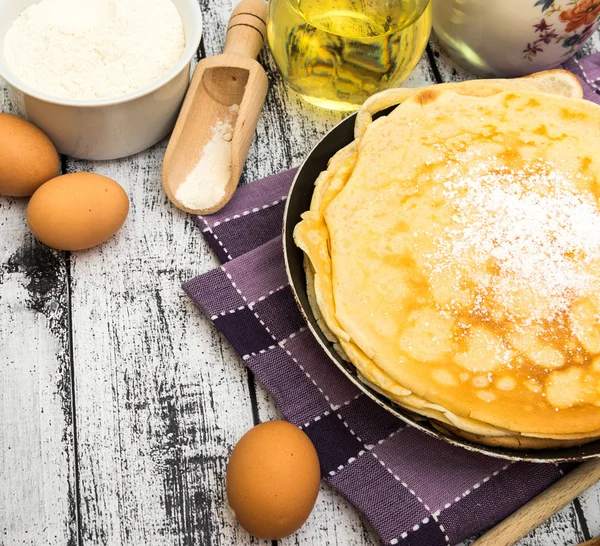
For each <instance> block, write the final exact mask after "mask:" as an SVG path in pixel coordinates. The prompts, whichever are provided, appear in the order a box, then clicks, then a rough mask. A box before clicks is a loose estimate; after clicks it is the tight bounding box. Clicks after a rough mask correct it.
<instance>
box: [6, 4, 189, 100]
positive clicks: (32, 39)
mask: <svg viewBox="0 0 600 546" xmlns="http://www.w3.org/2000/svg"><path fill="white" fill-rule="evenodd" d="M184 49H185V35H184V31H183V23H182V21H181V17H180V16H179V12H178V11H177V8H176V7H175V5H174V4H173V3H172V2H171V0H42V1H41V2H40V3H38V4H34V5H31V6H29V7H28V8H27V9H25V10H24V11H23V12H22V13H21V14H20V15H19V17H18V18H17V19H16V20H15V21H14V22H13V24H12V26H11V28H10V29H9V31H8V33H7V34H6V37H5V40H4V54H5V57H6V62H7V64H8V67H9V69H10V70H11V72H13V74H14V75H15V76H16V77H17V78H18V79H19V80H21V81H22V82H23V83H24V84H26V85H28V86H30V87H32V88H34V89H36V90H37V91H41V92H43V93H46V94H48V95H52V96H54V97H57V98H67V99H77V100H95V99H111V98H116V97H119V96H122V95H126V94H128V93H133V92H136V91H139V90H140V89H142V88H144V87H146V86H149V85H151V84H152V83H154V82H156V81H158V80H159V79H160V78H161V77H163V76H164V75H165V74H166V73H167V72H168V71H169V70H170V69H171V68H173V67H174V66H175V65H176V64H177V62H178V61H179V59H180V58H181V56H182V54H183V51H184Z"/></svg>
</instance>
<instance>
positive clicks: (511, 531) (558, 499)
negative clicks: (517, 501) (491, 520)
mask: <svg viewBox="0 0 600 546" xmlns="http://www.w3.org/2000/svg"><path fill="white" fill-rule="evenodd" d="M598 480H600V459H593V460H591V461H588V462H586V463H583V464H581V465H579V466H578V467H577V468H576V469H575V470H572V471H571V472H569V473H568V474H567V475H566V476H565V477H564V478H561V479H560V480H559V481H557V482H556V483H555V484H553V485H551V486H550V487H549V488H548V489H546V490H545V491H544V492H542V493H540V494H539V495H538V496H537V497H535V498H534V499H533V500H531V501H529V502H528V503H527V504H526V505H525V506H523V507H522V508H520V509H519V510H517V511H516V512H515V513H514V514H512V515H511V516H509V517H508V518H506V519H505V520H504V521H503V522H502V523H499V524H498V525H496V527H494V528H493V529H492V530H491V531H488V532H487V533H486V534H485V535H483V536H482V537H481V538H480V539H479V540H477V541H475V542H474V543H473V544H472V545H471V546H511V545H512V544H514V543H515V542H517V541H518V540H519V539H520V538H523V537H524V536H525V535H526V534H527V533H529V532H530V531H532V530H533V529H535V528H536V527H537V526H538V525H539V524H540V523H542V522H544V521H546V520H547V519H548V518H549V517H550V516H551V515H552V514H555V513H556V512H558V511H559V510H560V509H561V508H562V507H563V506H565V505H566V504H568V503H569V502H571V501H572V500H573V499H574V498H575V497H578V496H579V495H581V493H583V492H584V491H585V490H586V489H588V488H590V487H591V486H592V485H594V484H595V483H596V482H597V481H598Z"/></svg>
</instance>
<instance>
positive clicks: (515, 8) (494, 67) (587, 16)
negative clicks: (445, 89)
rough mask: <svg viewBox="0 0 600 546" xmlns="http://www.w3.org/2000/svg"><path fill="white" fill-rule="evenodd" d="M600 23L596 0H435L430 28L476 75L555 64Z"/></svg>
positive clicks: (506, 74)
mask: <svg viewBox="0 0 600 546" xmlns="http://www.w3.org/2000/svg"><path fill="white" fill-rule="evenodd" d="M599 23H600V0H434V2H433V28H434V30H435V33H436V34H437V36H438V38H439V40H440V41H441V42H442V44H443V46H444V47H445V48H446V50H447V51H448V53H449V55H450V56H451V57H452V58H453V59H454V60H455V61H456V62H457V63H458V64H460V65H461V66H463V67H465V68H467V69H468V70H470V71H472V72H475V73H476V74H478V75H480V76H504V77H516V76H523V75H525V74H531V73H532V72H538V71H540V70H548V69H550V68H555V67H556V66H558V65H560V64H561V63H563V62H565V61H566V60H567V59H569V58H570V57H571V56H573V55H574V54H575V53H576V52H577V51H578V50H579V49H580V48H581V46H582V45H583V43H584V42H585V41H586V40H587V39H588V38H589V37H590V36H591V35H592V34H593V33H594V31H595V30H596V29H597V28H598V24H599Z"/></svg>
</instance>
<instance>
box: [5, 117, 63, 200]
mask: <svg viewBox="0 0 600 546" xmlns="http://www.w3.org/2000/svg"><path fill="white" fill-rule="evenodd" d="M59 170H60V161H59V159H58V153H57V152H56V148H55V147H54V145H53V144H52V142H50V139H49V138H48V137H47V136H46V135H45V134H44V133H42V131H40V130H39V129H38V128H37V127H36V126H35V125H33V124H31V123H29V122H28V121H25V120H24V119H21V118H19V117H17V116H13V115H11V114H1V113H0V195H11V196H14V197H23V196H26V195H32V194H33V192H35V190H37V189H38V188H39V187H40V186H41V185H42V184H44V182H48V180H50V179H51V178H54V177H55V176H56V175H57V174H58V172H59Z"/></svg>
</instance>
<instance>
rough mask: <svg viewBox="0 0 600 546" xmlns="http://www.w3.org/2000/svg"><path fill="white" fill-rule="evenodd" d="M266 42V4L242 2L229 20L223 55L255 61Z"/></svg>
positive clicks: (259, 1) (262, 0)
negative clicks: (235, 55)
mask: <svg viewBox="0 0 600 546" xmlns="http://www.w3.org/2000/svg"><path fill="white" fill-rule="evenodd" d="M266 40H267V3H266V2H265V1H264V0H242V1H241V2H240V3H239V4H238V5H237V6H236V7H235V9H234V10H233V13H232V14H231V17H230V18H229V25H228V26H227V37H226V39H225V53H236V54H238V55H243V56H244V57H250V58H251V59H256V57H258V54H259V53H260V50H261V49H262V48H263V46H264V45H265V41H266Z"/></svg>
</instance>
